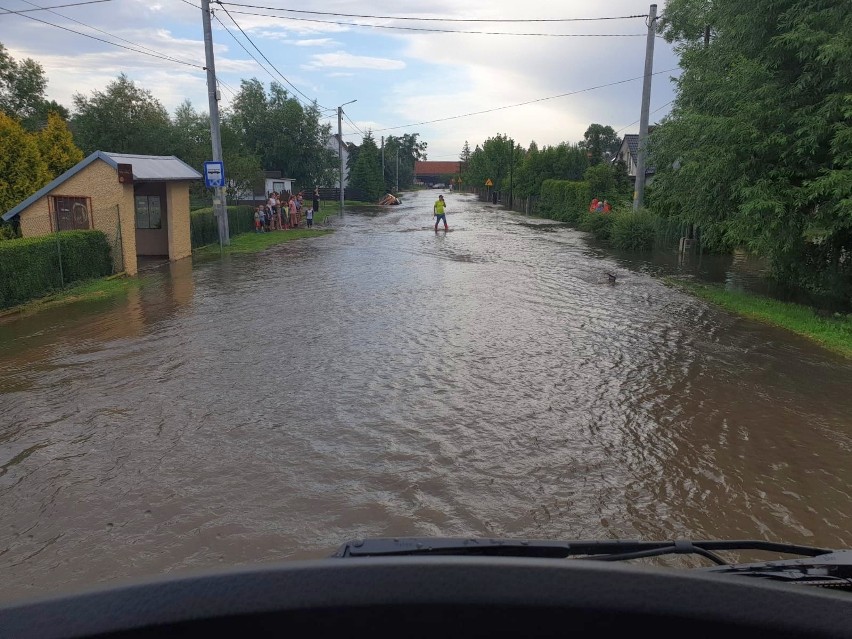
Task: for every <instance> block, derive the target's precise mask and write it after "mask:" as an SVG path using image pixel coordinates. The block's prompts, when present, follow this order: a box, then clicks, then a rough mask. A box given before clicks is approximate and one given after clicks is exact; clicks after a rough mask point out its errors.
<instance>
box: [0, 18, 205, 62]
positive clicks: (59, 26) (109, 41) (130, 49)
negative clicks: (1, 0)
mask: <svg viewBox="0 0 852 639" xmlns="http://www.w3.org/2000/svg"><path fill="white" fill-rule="evenodd" d="M0 10H3V11H5V12H6V13H14V14H17V15H19V16H21V17H22V18H27V19H28V20H34V21H35V22H40V23H42V24H46V25H48V26H51V27H55V28H57V29H62V30H63V31H69V32H70V33H76V34H77V35H81V36H83V37H84V38H91V39H92V40H97V41H98V42H103V43H105V44H110V45H112V46H114V47H119V48H121V49H127V50H128V51H133V52H134V53H139V54H141V55H147V56H151V57H152V58H159V59H160V60H167V61H169V62H174V63H177V64H184V65H186V66H190V67H195V68H197V69H204V67H203V66H202V65H200V64H194V63H192V62H186V61H184V60H178V59H177V58H172V57H170V56H167V55H161V54H158V53H150V52H148V51H144V50H142V49H137V48H133V47H128V46H125V45H123V44H119V43H118V42H112V41H111V40H104V39H103V38H99V37H97V36H93V35H91V34H89V33H83V32H82V31H76V30H74V29H71V28H69V27H63V26H62V25H60V24H54V23H53V22H48V21H47V20H42V19H40V18H35V17H33V16H30V15H26V14H24V13H21V12H20V11H12V10H11V9H7V8H6V7H2V6H0ZM86 26H88V25H86ZM137 46H141V45H137Z"/></svg>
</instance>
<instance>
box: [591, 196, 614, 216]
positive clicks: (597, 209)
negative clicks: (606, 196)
mask: <svg viewBox="0 0 852 639" xmlns="http://www.w3.org/2000/svg"><path fill="white" fill-rule="evenodd" d="M611 211H612V205H611V204H610V203H609V202H607V201H606V200H599V199H598V198H595V199H594V200H592V201H591V203H590V204H589V213H609V212H611Z"/></svg>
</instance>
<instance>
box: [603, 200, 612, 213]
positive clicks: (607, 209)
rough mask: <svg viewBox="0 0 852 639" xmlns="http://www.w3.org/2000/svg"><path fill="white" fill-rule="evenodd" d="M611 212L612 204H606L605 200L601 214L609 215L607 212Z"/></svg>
mask: <svg viewBox="0 0 852 639" xmlns="http://www.w3.org/2000/svg"><path fill="white" fill-rule="evenodd" d="M611 211H612V204H610V203H609V202H607V201H606V200H604V203H603V212H604V213H609V212H611Z"/></svg>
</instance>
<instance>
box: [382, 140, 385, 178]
mask: <svg viewBox="0 0 852 639" xmlns="http://www.w3.org/2000/svg"><path fill="white" fill-rule="evenodd" d="M384 184H385V136H382V185H384Z"/></svg>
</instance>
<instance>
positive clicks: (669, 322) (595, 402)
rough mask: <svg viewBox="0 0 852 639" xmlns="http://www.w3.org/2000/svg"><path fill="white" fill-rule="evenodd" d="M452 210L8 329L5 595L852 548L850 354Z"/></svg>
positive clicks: (186, 270)
mask: <svg viewBox="0 0 852 639" xmlns="http://www.w3.org/2000/svg"><path fill="white" fill-rule="evenodd" d="M431 197H432V194H429V193H420V194H417V195H410V196H408V197H407V198H406V202H405V203H404V204H403V205H402V206H400V207H393V208H389V209H383V210H381V211H374V212H370V211H367V212H361V213H351V214H348V215H347V217H346V218H345V219H342V220H338V221H337V222H336V224H335V225H336V226H337V232H336V233H334V234H332V235H330V236H326V237H320V238H315V239H310V240H304V241H298V242H292V243H289V244H284V245H280V246H278V247H275V248H272V249H270V250H268V251H267V252H265V253H262V254H258V255H250V256H236V257H233V258H229V259H224V260H221V261H220V260H214V261H211V262H206V263H201V264H199V263H196V264H195V265H193V264H191V263H189V262H187V261H184V262H183V263H177V264H174V265H172V267H171V269H167V270H164V271H161V272H158V273H156V274H155V275H152V276H150V277H149V280H150V282H149V284H148V285H147V286H145V287H143V288H142V289H141V290H138V291H131V293H130V294H129V295H128V297H126V298H119V299H114V300H110V301H103V302H97V303H91V304H89V303H80V304H75V305H72V306H68V307H65V308H60V309H53V310H48V311H44V312H42V313H39V314H37V315H31V316H28V317H22V318H18V319H13V320H6V321H4V322H3V323H0V401H2V413H0V420H2V421H0V565H2V568H3V574H4V577H3V584H4V587H3V595H2V596H3V598H13V597H18V596H25V595H28V594H32V593H35V592H44V591H49V590H62V589H66V588H68V587H70V586H72V585H79V584H87V585H89V584H93V583H94V582H98V581H102V580H107V579H115V578H123V577H127V576H138V575H148V574H156V573H160V572H164V571H173V570H180V569H186V568H198V567H210V566H216V565H220V564H226V565H231V564H237V563H244V562H258V561H269V560H276V559H285V558H302V557H310V556H322V555H325V554H328V553H329V552H330V551H331V550H332V549H333V548H334V547H336V546H337V545H338V544H339V543H341V542H342V541H344V540H347V539H350V538H353V537H358V536H368V535H372V536H377V535H482V536H494V535H502V536H529V537H544V538H568V537H580V538H593V537H607V538H611V537H632V538H636V537H639V538H646V539H650V538H660V537H693V538H695V537H713V538H721V537H737V538H742V537H759V538H768V539H773V540H785V541H791V542H804V543H812V544H821V545H829V546H832V545H833V546H836V545H849V544H852V531H850V530H851V528H850V524H852V496H850V492H852V489H850V484H852V471H850V468H852V464H850V460H852V455H850V449H852V424H850V421H852V419H850V415H852V394H850V392H849V389H850V388H852V366H850V365H849V363H848V362H847V361H845V360H843V359H841V358H839V357H836V356H833V355H831V354H829V353H827V352H824V351H822V350H820V349H818V348H817V347H815V346H812V345H811V344H809V343H808V342H806V341H804V340H801V339H799V338H797V337H794V336H791V335H789V334H787V333H784V332H782V331H780V330H776V329H773V328H770V327H765V326H762V325H760V324H757V323H754V322H749V321H746V320H742V319H738V318H734V317H732V316H729V315H727V314H725V313H723V312H720V311H717V310H715V309H713V308H711V307H708V306H707V305H706V304H704V303H703V302H700V301H697V300H695V299H692V298H690V297H688V296H685V295H683V294H681V293H679V292H676V291H672V290H669V289H667V288H665V287H664V286H663V285H662V284H661V283H660V282H659V281H657V280H654V279H652V278H651V277H649V276H648V275H645V274H643V273H642V272H641V269H640V268H638V266H641V265H635V266H636V267H637V268H627V266H625V264H624V262H623V261H622V262H614V261H612V260H611V259H608V258H606V256H605V255H602V253H601V251H600V250H598V249H595V248H593V247H590V246H589V245H588V244H587V243H586V242H585V240H584V238H583V235H582V234H579V233H577V232H574V231H571V230H569V229H566V228H562V227H554V226H549V225H548V224H549V223H547V222H543V221H538V220H530V219H527V218H523V217H521V216H517V215H509V214H506V213H503V212H499V211H497V210H495V209H492V208H491V207H488V206H485V205H482V204H480V203H478V202H476V200H474V199H473V198H471V197H469V196H461V195H456V194H451V195H449V196H448V200H449V209H448V211H449V221H450V224H451V225H452V229H453V232H452V233H449V234H444V233H439V234H438V235H435V233H433V232H432V231H431V230H430V227H429V225H430V223H431V218H430V215H429V211H430V210H431ZM542 225H548V226H546V228H545V226H542ZM613 269H614V270H616V271H617V273H618V275H619V279H618V283H617V285H616V286H608V285H607V284H606V276H605V274H604V273H605V272H606V271H608V270H609V271H611V270H613Z"/></svg>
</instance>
